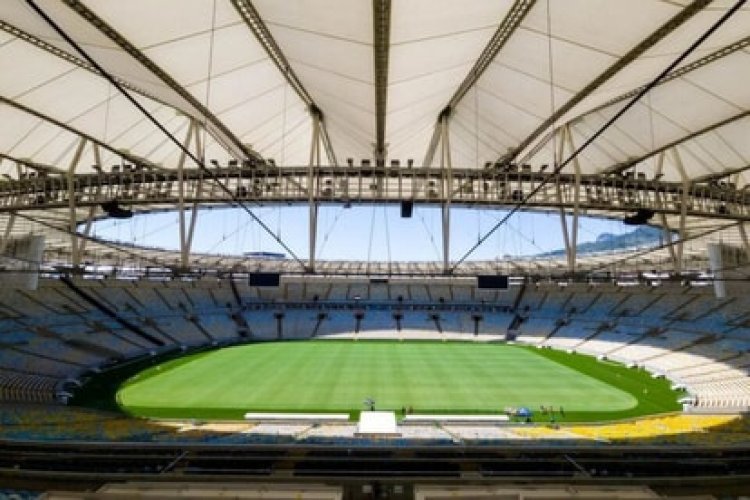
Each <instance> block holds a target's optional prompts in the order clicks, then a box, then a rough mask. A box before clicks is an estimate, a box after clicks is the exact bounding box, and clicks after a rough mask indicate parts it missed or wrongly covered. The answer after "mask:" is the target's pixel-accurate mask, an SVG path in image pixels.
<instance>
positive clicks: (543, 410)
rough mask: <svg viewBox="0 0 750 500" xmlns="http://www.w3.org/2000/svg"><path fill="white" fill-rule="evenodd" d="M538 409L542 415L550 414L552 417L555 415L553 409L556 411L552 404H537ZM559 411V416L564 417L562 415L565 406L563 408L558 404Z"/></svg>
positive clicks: (563, 414)
mask: <svg viewBox="0 0 750 500" xmlns="http://www.w3.org/2000/svg"><path fill="white" fill-rule="evenodd" d="M539 411H540V413H541V414H542V415H551V416H552V418H554V417H555V411H556V410H555V407H554V406H552V405H550V406H544V405H540V406H539ZM559 413H560V416H561V417H564V416H565V408H563V407H562V405H560V410H559Z"/></svg>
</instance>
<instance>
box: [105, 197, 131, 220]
mask: <svg viewBox="0 0 750 500" xmlns="http://www.w3.org/2000/svg"><path fill="white" fill-rule="evenodd" d="M101 207H102V210H104V211H105V212H107V215H109V216H110V217H112V218H115V219H129V218H131V217H132V216H133V212H132V211H131V210H128V209H127V208H122V207H121V206H120V205H119V203H117V200H111V201H105V202H104V203H102V204H101Z"/></svg>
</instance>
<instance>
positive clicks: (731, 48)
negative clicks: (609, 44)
mask: <svg viewBox="0 0 750 500" xmlns="http://www.w3.org/2000/svg"><path fill="white" fill-rule="evenodd" d="M747 47H750V36H748V37H745V38H742V39H740V40H737V41H736V42H732V43H730V44H729V45H725V46H724V47H721V48H720V49H717V50H715V51H713V52H711V53H710V54H708V55H706V56H703V57H701V58H700V59H696V60H695V61H693V62H691V63H689V64H686V65H684V66H682V67H680V68H678V69H676V70H674V71H672V72H671V73H669V74H668V75H667V76H665V77H664V78H662V79H661V81H659V83H658V85H659V86H661V85H663V84H665V83H667V82H671V81H672V80H676V79H677V78H680V77H682V76H685V75H686V74H688V73H690V72H692V71H695V70H697V69H700V68H702V67H704V66H706V65H708V64H711V63H713V62H716V61H718V60H719V59H722V58H724V57H726V56H729V55H732V54H734V53H735V52H737V51H738V50H742V49H745V48H747ZM642 90H643V86H641V87H637V88H635V89H633V90H631V91H629V92H625V93H624V94H620V95H618V96H617V97H613V98H612V99H610V100H608V101H607V102H605V103H604V104H601V105H599V106H597V107H595V108H593V109H591V110H589V111H586V112H585V113H584V114H582V115H581V116H579V117H577V118H574V119H573V120H571V121H570V122H569V123H575V122H577V121H579V120H581V119H583V117H585V116H587V115H589V114H591V113H596V112H599V111H602V110H604V109H606V108H608V107H610V106H612V105H613V104H618V103H620V102H623V101H626V100H628V99H630V98H631V97H633V96H635V95H638V93H639V92H640V91H642Z"/></svg>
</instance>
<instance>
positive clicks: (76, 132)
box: [0, 96, 162, 168]
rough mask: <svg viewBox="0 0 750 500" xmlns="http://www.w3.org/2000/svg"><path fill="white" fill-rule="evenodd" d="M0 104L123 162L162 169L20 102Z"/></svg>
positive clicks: (4, 100) (3, 99) (5, 98)
mask: <svg viewBox="0 0 750 500" xmlns="http://www.w3.org/2000/svg"><path fill="white" fill-rule="evenodd" d="M0 104H5V105H6V106H10V107H12V108H15V109H17V110H19V111H23V112H24V113H27V114H30V115H32V116H35V117H37V118H39V119H40V120H44V121H46V122H48V123H51V124H52V125H55V126H56V127H60V128H62V129H64V130H67V131H68V132H70V133H71V134H73V135H76V136H78V137H80V138H82V139H86V140H87V141H89V142H91V143H92V144H96V145H97V146H99V147H100V148H104V149H106V150H107V151H109V152H110V153H113V154H115V155H117V156H120V157H121V158H124V159H125V160H127V161H129V162H131V163H134V164H137V165H143V166H146V167H150V168H162V167H160V166H158V165H155V164H154V163H151V162H150V161H148V160H146V159H144V158H140V157H138V156H135V155H132V154H130V153H128V152H126V151H120V150H119V149H115V148H113V147H112V146H110V145H109V144H107V143H105V142H102V141H100V140H99V139H97V138H96V137H93V136H91V135H89V134H87V133H86V132H83V131H81V130H78V129H76V128H73V127H71V126H70V125H68V124H67V123H63V122H61V121H60V120H57V119H56V118H52V117H51V116H49V115H45V114H44V113H42V112H40V111H37V110H35V109H31V108H30V107H28V106H25V105H23V104H21V103H20V102H15V101H11V100H10V99H8V98H7V97H2V96H0ZM21 162H22V163H25V161H23V160H21Z"/></svg>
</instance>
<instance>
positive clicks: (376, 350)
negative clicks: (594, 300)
mask: <svg viewBox="0 0 750 500" xmlns="http://www.w3.org/2000/svg"><path fill="white" fill-rule="evenodd" d="M367 397H372V398H373V399H374V400H375V401H376V408H377V409H381V410H386V409H387V410H396V411H400V410H401V409H402V408H403V407H412V408H413V409H414V411H415V412H417V413H497V412H501V411H502V410H503V409H504V408H506V407H509V406H512V407H520V406H528V407H530V408H532V409H533V410H535V411H536V410H538V409H539V406H540V405H544V406H550V405H552V406H554V407H555V408H559V407H560V406H563V407H564V408H565V414H566V415H565V418H564V420H565V421H590V420H608V419H615V418H623V417H630V416H637V415H643V414H650V413H660V412H666V411H673V410H677V409H679V407H678V405H677V403H676V402H675V400H676V395H675V393H674V392H673V391H671V389H670V388H669V382H668V381H665V380H655V379H652V378H651V377H650V375H648V374H647V373H646V372H643V371H640V370H633V369H628V368H625V367H623V366H621V365H616V364H614V363H606V362H605V363H602V362H599V361H597V360H596V359H594V358H591V357H589V356H583V355H571V354H567V353H563V352H556V351H551V350H537V349H531V348H528V347H524V346H512V345H498V344H477V343H468V342H466V343H464V342H448V343H442V342H397V341H393V342H391V341H359V342H353V341H332V340H322V341H304V342H271V343H262V344H251V345H245V346H239V347H232V348H226V349H220V350H217V351H211V352H205V353H200V354H196V355H192V356H187V357H184V358H180V359H177V360H173V361H169V362H166V363H164V364H161V365H159V366H156V367H153V368H150V369H148V370H146V371H144V372H141V373H139V374H138V375H136V376H135V377H133V378H131V379H129V380H128V381H127V382H126V383H125V384H123V386H122V387H121V389H120V391H119V392H118V394H117V400H118V402H119V404H120V405H121V406H122V407H123V408H124V409H125V410H126V411H128V412H129V413H132V414H134V415H139V416H149V417H183V418H184V417H191V418H241V417H242V415H243V414H244V412H246V411H281V412H283V411H288V412H349V413H354V412H357V411H359V410H361V409H362V408H363V406H362V401H363V400H364V399H365V398H367Z"/></svg>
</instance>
